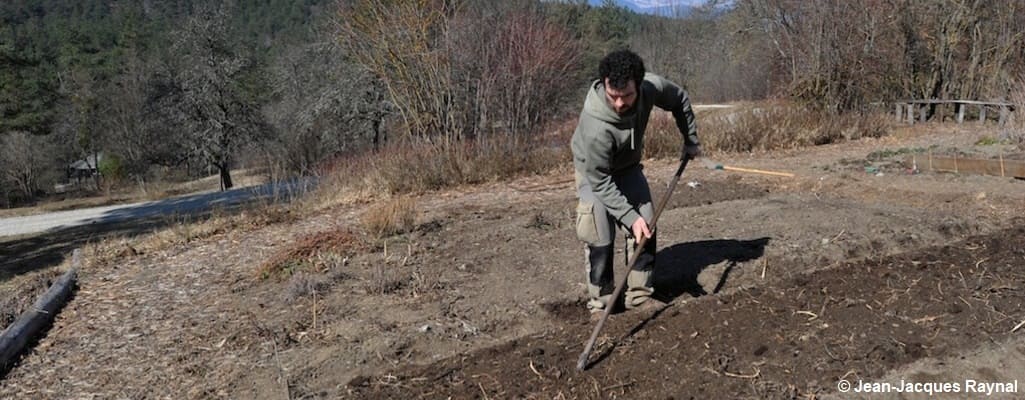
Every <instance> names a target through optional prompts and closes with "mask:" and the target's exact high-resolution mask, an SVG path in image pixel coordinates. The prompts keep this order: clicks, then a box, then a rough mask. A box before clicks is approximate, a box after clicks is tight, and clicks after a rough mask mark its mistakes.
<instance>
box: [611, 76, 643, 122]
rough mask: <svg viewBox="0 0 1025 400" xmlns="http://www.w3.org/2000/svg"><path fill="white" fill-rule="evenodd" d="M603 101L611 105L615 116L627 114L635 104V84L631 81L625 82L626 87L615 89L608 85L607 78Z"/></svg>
mask: <svg viewBox="0 0 1025 400" xmlns="http://www.w3.org/2000/svg"><path fill="white" fill-rule="evenodd" d="M605 99H606V100H608V101H609V104H611V105H612V109H613V110H614V111H615V112H616V114H619V115H624V114H627V113H629V112H630V109H632V108H633V106H634V103H636V102H637V84H635V83H634V81H633V79H631V80H629V81H626V87H624V88H622V89H616V88H614V87H612V85H610V84H609V78H605Z"/></svg>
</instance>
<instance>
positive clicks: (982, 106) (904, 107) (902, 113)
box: [894, 99, 1014, 125]
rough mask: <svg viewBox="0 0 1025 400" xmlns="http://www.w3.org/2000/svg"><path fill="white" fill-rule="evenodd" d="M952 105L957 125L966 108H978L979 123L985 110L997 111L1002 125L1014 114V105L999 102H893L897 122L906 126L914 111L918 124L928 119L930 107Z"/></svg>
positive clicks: (912, 120)
mask: <svg viewBox="0 0 1025 400" xmlns="http://www.w3.org/2000/svg"><path fill="white" fill-rule="evenodd" d="M947 104H952V105H954V108H955V109H954V112H955V113H956V114H957V123H959V124H960V123H962V122H964V117H965V108H967V107H968V106H978V107H979V123H980V124H983V123H985V122H986V110H988V109H994V110H999V112H1000V116H999V119H998V120H997V123H999V124H1000V125H1004V124H1006V123H1007V119H1008V117H1010V115H1011V113H1012V112H1014V104H1011V103H1005V102H999V101H975V100H935V99H934V100H898V101H895V102H894V116H895V117H896V118H897V121H907V122H908V124H914V123H915V111H916V110H917V111H918V120H919V122H925V121H926V119H928V118H929V112H930V107H929V106H931V105H937V106H941V105H947Z"/></svg>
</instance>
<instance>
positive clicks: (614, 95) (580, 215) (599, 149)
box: [571, 50, 701, 313]
mask: <svg viewBox="0 0 1025 400" xmlns="http://www.w3.org/2000/svg"><path fill="white" fill-rule="evenodd" d="M598 72H599V78H598V79H597V80H595V81H594V82H593V83H592V84H591V86H590V90H589V91H588V93H587V97H586V99H585V100H584V108H583V111H581V113H580V120H579V122H578V123H577V129H576V131H575V132H574V133H573V139H572V142H571V146H572V148H573V166H574V168H575V169H576V174H575V176H576V186H577V197H578V198H579V199H580V202H579V204H578V205H577V227H576V230H577V237H578V238H579V239H580V240H581V241H583V242H584V243H585V244H586V246H585V247H584V258H585V263H586V266H587V276H588V285H587V289H588V290H587V291H588V295H589V296H590V299H589V301H588V302H587V308H588V309H589V310H590V311H591V312H592V313H598V312H601V311H603V310H604V309H605V307H611V306H612V305H613V304H614V302H615V299H612V298H611V297H612V292H613V290H614V289H615V284H614V283H613V281H614V279H613V269H612V263H613V254H614V252H615V236H614V235H615V229H616V226H617V225H618V226H619V227H621V228H623V229H624V230H625V231H626V242H627V243H626V252H625V253H626V258H627V259H629V258H630V255H631V254H632V253H633V252H634V251H638V249H636V243H637V241H638V240H639V239H640V238H641V237H647V238H649V239H648V241H647V242H646V243H645V246H644V248H643V249H639V251H641V254H640V255H638V257H637V262H636V263H635V264H634V268H633V269H632V270H631V271H630V272H629V275H628V276H627V289H626V296H625V299H624V304H625V305H626V308H627V309H633V308H637V307H639V306H641V305H643V304H645V303H647V304H652V302H649V301H648V300H649V299H650V298H651V296H652V294H654V288H653V287H652V279H651V278H652V272H653V269H654V267H655V234H654V232H652V231H651V228H650V226H649V225H648V223H649V221H651V219H652V218H653V217H654V209H653V207H652V201H651V191H650V189H649V188H648V181H647V179H646V178H645V177H644V172H643V166H641V155H642V152H643V150H644V129H645V128H646V127H647V125H648V118H649V117H650V115H651V109H652V107H654V106H658V107H659V108H661V109H664V110H667V111H670V112H672V114H673V117H674V118H675V119H676V126H677V127H678V128H679V129H680V133H681V134H682V135H683V143H684V146H683V150H682V153H681V157H683V156H686V155H690V156H692V157H697V156H699V155H700V154H701V147H700V144H699V143H698V137H697V125H696V124H695V121H694V112H693V110H692V109H691V105H690V99H689V98H688V96H687V92H686V91H685V90H683V89H682V88H680V87H679V86H678V85H676V84H674V83H672V82H670V81H668V80H666V79H664V78H662V77H660V76H657V75H654V74H646V73H645V70H644V62H643V61H642V60H641V58H640V57H639V56H638V55H637V54H635V53H633V52H631V51H629V50H619V51H615V52H612V53H609V54H608V55H606V56H605V58H603V59H602V60H601V62H600V63H599V66H598Z"/></svg>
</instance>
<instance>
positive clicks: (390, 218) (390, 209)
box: [362, 196, 416, 239]
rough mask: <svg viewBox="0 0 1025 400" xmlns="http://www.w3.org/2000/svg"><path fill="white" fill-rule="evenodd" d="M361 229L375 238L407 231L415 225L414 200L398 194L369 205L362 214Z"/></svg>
mask: <svg viewBox="0 0 1025 400" xmlns="http://www.w3.org/2000/svg"><path fill="white" fill-rule="evenodd" d="M362 222H363V229H366V231H367V233H368V234H369V235H370V236H372V237H375V238H378V239H380V238H384V237H388V236H393V235H398V234H401V233H405V232H409V231H411V230H413V228H414V227H416V200H414V199H413V198H411V197H406V196H400V197H394V198H391V199H388V200H385V201H384V202H383V203H381V204H379V205H377V206H374V207H371V208H370V209H369V210H367V212H366V214H364V215H363V221H362Z"/></svg>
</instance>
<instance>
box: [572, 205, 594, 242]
mask: <svg viewBox="0 0 1025 400" xmlns="http://www.w3.org/2000/svg"><path fill="white" fill-rule="evenodd" d="M577 238H578V239H580V240H582V241H584V242H585V243H588V244H597V243H598V240H599V238H598V225H596V224H595V221H594V204H592V203H587V202H583V201H581V202H580V203H579V204H577Z"/></svg>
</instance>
